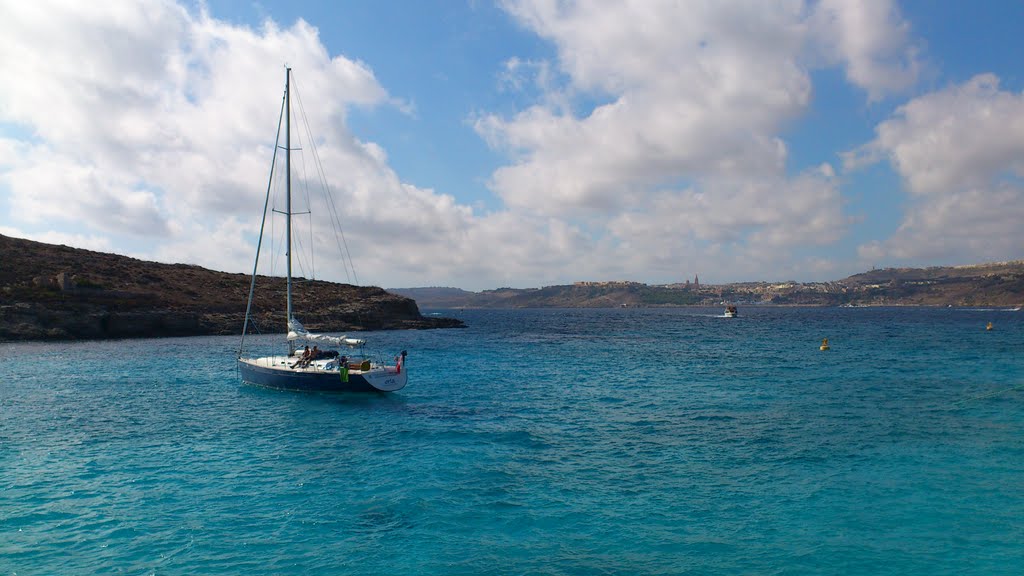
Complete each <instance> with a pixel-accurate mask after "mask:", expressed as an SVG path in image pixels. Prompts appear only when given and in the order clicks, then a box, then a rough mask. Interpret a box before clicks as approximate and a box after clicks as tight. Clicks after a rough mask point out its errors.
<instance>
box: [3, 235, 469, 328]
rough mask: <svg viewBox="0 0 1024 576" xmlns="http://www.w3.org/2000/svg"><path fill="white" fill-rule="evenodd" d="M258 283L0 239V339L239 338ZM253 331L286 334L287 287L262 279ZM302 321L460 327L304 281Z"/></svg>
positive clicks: (357, 291) (390, 302) (383, 295)
mask: <svg viewBox="0 0 1024 576" xmlns="http://www.w3.org/2000/svg"><path fill="white" fill-rule="evenodd" d="M250 281H251V277H250V276H248V275H245V274H228V273H224V272H216V271H214V270H208V269H205V268H200V267H199V266H191V265H186V264H160V263H157V262H145V261H142V260H137V259H135V258H129V257H127V256H118V255H115V254H105V253H101V252H93V251H90V250H81V249H78V248H70V247H67V246H55V245H52V244H43V243H40V242H32V241H30V240H22V239H18V238H10V237H7V236H2V235H0V340H6V341H12V340H64V339H97V338H134V337H160V336H196V335H207V334H240V333H241V329H242V323H243V320H244V317H245V305H246V300H247V298H248V294H249V284H250ZM256 286H257V298H256V299H255V301H254V302H253V318H254V320H255V328H256V329H258V330H259V331H261V332H264V333H268V332H269V333H275V332H284V331H285V322H284V316H285V312H284V307H285V280H284V279H283V278H271V277H264V276H260V277H257V280H256ZM293 293H294V302H295V315H296V317H298V318H300V319H301V320H302V322H303V324H305V326H306V328H308V329H309V330H311V331H320V332H347V331H354V330H384V329H401V328H449V327H460V326H462V322H461V321H459V320H455V319H450V318H437V317H425V316H423V315H421V314H420V311H419V307H418V306H417V305H416V302H415V301H414V300H411V299H409V298H406V297H403V296H399V295H396V294H391V293H389V292H386V291H385V290H383V289H381V288H376V287H364V286H352V285H349V284H337V283H333V282H323V281H314V280H305V279H297V280H295V283H294V287H293Z"/></svg>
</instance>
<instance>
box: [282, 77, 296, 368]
mask: <svg viewBox="0 0 1024 576" xmlns="http://www.w3.org/2000/svg"><path fill="white" fill-rule="evenodd" d="M291 77H292V69H291V68H285V73H284V103H285V104H284V108H285V115H284V126H285V128H284V151H285V152H284V181H285V236H286V237H287V238H288V240H287V244H286V248H285V254H286V255H287V256H286V257H287V259H288V321H287V323H286V324H285V331H286V332H288V331H291V323H292V128H291V125H292V122H291V120H292V108H291V98H292V89H291ZM294 351H295V345H294V343H293V342H292V341H291V340H288V355H289V356H290V355H291V353H292V352H294Z"/></svg>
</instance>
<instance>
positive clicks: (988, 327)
mask: <svg viewBox="0 0 1024 576" xmlns="http://www.w3.org/2000/svg"><path fill="white" fill-rule="evenodd" d="M991 329H992V323H991V322H989V323H988V326H985V330H991Z"/></svg>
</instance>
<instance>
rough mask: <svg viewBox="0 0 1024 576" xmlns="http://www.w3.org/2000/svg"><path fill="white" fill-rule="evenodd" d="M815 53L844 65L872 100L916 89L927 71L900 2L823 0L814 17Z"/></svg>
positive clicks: (851, 79)
mask: <svg viewBox="0 0 1024 576" xmlns="http://www.w3.org/2000/svg"><path fill="white" fill-rule="evenodd" d="M811 24H812V26H813V34H814V36H815V37H816V39H817V44H816V46H815V48H817V49H818V50H821V51H822V52H823V53H824V55H825V56H826V58H828V59H832V60H837V61H839V62H842V63H843V65H844V66H845V67H846V77H847V79H849V81H850V82H852V83H853V84H855V85H857V86H859V87H861V88H863V89H864V90H866V91H867V92H868V95H869V98H870V99H871V100H878V99H880V98H882V97H883V96H886V95H887V94H891V93H898V92H902V91H904V90H906V89H907V88H909V87H911V86H913V85H914V83H915V82H916V81H917V78H918V75H919V74H920V72H921V68H922V66H923V64H922V62H921V60H920V54H919V52H920V49H919V48H918V47H917V46H916V45H915V44H913V43H911V42H910V24H909V23H908V22H907V21H905V20H904V19H903V17H902V15H901V14H900V11H899V8H898V7H897V6H896V2H895V0H869V1H866V2H865V1H863V0H820V1H819V2H818V3H817V5H816V6H815V7H814V13H813V16H812V17H811Z"/></svg>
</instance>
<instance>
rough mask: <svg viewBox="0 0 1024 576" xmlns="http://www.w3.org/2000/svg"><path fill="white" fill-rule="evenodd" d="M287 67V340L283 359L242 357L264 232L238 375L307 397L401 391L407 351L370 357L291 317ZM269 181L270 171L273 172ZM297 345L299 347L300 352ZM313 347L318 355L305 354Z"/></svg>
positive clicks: (355, 341)
mask: <svg viewBox="0 0 1024 576" xmlns="http://www.w3.org/2000/svg"><path fill="white" fill-rule="evenodd" d="M291 76H292V71H291V68H287V69H286V70H285V84H284V86H285V88H284V102H283V103H282V110H283V117H284V120H285V130H284V140H285V142H284V146H283V148H284V151H285V173H286V174H285V182H286V184H285V194H286V196H285V198H286V203H285V210H284V216H285V221H286V226H285V230H286V232H285V236H286V254H287V258H286V260H287V302H286V310H287V326H288V333H287V337H286V338H285V345H286V346H287V353H286V354H279V355H271V356H263V357H258V358H247V357H245V335H246V332H248V328H249V321H250V317H251V314H252V304H253V295H254V294H255V289H256V271H257V268H258V266H259V253H260V246H261V245H262V243H263V227H261V228H260V237H259V241H258V242H257V246H256V262H255V264H254V265H253V274H252V283H251V284H250V286H249V302H248V304H247V305H246V309H245V322H244V323H243V325H242V341H241V343H240V344H239V348H238V372H239V375H240V376H241V379H242V381H243V382H246V383H249V384H254V385H257V386H265V387H268V388H277V389H283V390H300V391H311V392H394V391H396V390H401V389H402V388H404V387H405V385H406V382H407V380H408V372H407V371H406V368H405V358H406V352H405V351H404V350H403V351H402V352H401V353H400V354H399V355H397V356H395V357H394V360H393V362H392V363H387V362H386V361H379V360H375V359H372V358H370V357H369V356H368V355H367V354H366V353H365V352H364V347H365V344H366V342H365V340H363V339H361V338H349V337H348V336H332V335H328V334H315V333H312V332H309V331H308V330H306V328H305V327H304V326H303V325H302V323H301V322H300V321H299V320H298V319H297V318H296V317H295V316H294V314H293V312H292V215H293V212H292V190H291V188H292V186H291V184H292V182H291V152H292V148H291V91H292V90H291ZM280 136H281V130H280V124H278V142H277V145H276V146H275V148H274V164H276V156H277V150H278V149H280V148H281V142H280ZM271 181H273V170H272V171H271ZM270 191H271V186H270V185H268V186H267V203H266V204H265V205H264V209H263V218H264V222H266V206H268V205H269V203H270V202H269V200H270ZM300 344H302V347H301V348H300ZM320 344H324V345H325V346H336V347H338V348H340V349H341V350H340V351H339V350H331V349H327V350H324V351H322V352H321V351H320ZM310 345H312V346H313V349H314V350H316V351H317V353H313V352H311V351H310V350H309V346H310Z"/></svg>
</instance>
